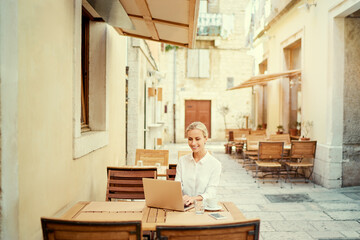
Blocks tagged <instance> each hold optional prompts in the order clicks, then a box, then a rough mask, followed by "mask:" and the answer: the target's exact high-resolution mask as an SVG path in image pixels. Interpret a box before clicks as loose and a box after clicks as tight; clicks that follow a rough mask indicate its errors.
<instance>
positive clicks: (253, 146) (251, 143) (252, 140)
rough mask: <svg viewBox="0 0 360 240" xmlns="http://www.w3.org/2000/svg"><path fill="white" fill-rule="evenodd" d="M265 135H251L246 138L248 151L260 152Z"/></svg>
mask: <svg viewBox="0 0 360 240" xmlns="http://www.w3.org/2000/svg"><path fill="white" fill-rule="evenodd" d="M265 139H266V136H265V135H249V136H247V137H246V150H248V151H253V150H258V145H259V142H260V141H265Z"/></svg>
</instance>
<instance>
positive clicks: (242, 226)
mask: <svg viewBox="0 0 360 240" xmlns="http://www.w3.org/2000/svg"><path fill="white" fill-rule="evenodd" d="M259 230H260V220H259V219H254V220H248V221H241V222H232V223H223V224H214V225H197V226H166V225H163V226H157V227H156V235H157V237H158V239H159V240H165V239H169V240H170V239H171V240H180V239H196V240H218V239H235V240H258V239H259Z"/></svg>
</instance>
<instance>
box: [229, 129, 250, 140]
mask: <svg viewBox="0 0 360 240" xmlns="http://www.w3.org/2000/svg"><path fill="white" fill-rule="evenodd" d="M250 131H251V130H250V129H246V128H239V129H234V130H233V133H234V139H235V141H236V139H237V138H242V137H247V136H248V135H249V134H250Z"/></svg>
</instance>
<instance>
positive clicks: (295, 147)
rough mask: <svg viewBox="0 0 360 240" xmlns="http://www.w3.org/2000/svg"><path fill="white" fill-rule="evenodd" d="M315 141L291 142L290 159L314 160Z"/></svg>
mask: <svg viewBox="0 0 360 240" xmlns="http://www.w3.org/2000/svg"><path fill="white" fill-rule="evenodd" d="M315 154H316V141H291V151H290V157H291V158H315Z"/></svg>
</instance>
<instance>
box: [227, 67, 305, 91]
mask: <svg viewBox="0 0 360 240" xmlns="http://www.w3.org/2000/svg"><path fill="white" fill-rule="evenodd" d="M295 76H301V70H299V69H297V70H290V71H286V72H281V73H271V74H261V75H257V76H253V77H251V78H250V79H249V80H246V81H245V82H243V83H241V84H239V85H237V86H235V87H232V88H229V89H228V90H234V89H239V88H248V87H252V86H255V85H265V84H266V83H267V82H269V81H271V80H274V79H277V78H281V77H288V78H291V77H295Z"/></svg>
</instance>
